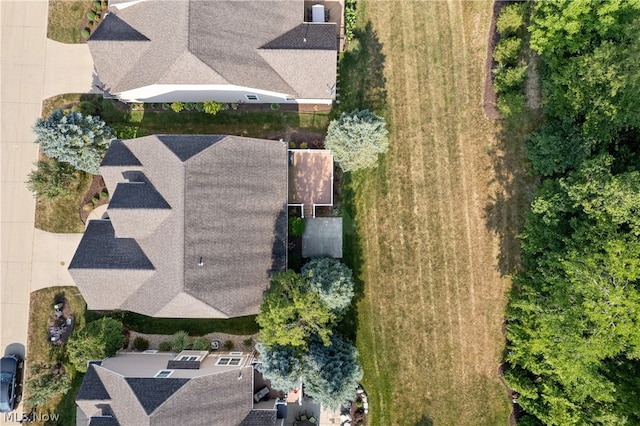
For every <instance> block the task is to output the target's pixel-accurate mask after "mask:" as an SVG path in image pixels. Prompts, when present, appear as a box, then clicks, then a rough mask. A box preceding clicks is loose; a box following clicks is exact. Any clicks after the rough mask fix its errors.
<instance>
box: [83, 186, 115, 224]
mask: <svg viewBox="0 0 640 426" xmlns="http://www.w3.org/2000/svg"><path fill="white" fill-rule="evenodd" d="M106 188H107V187H106V185H105V184H104V179H102V176H100V175H93V180H92V181H91V186H90V187H89V190H88V191H87V192H86V193H85V194H84V198H83V199H82V203H80V206H79V207H78V214H79V215H80V220H82V223H85V224H86V223H87V219H88V218H89V214H90V213H91V210H89V211H87V210H85V209H84V206H85V205H86V204H93V202H92V200H93V197H96V196H97V197H98V199H99V201H98V203H97V204H95V205H94V206H93V207H94V209H95V208H96V207H99V206H101V205H103V204H107V203H108V202H109V198H100V196H99V194H100V193H101V192H102V191H103V190H105V189H106Z"/></svg>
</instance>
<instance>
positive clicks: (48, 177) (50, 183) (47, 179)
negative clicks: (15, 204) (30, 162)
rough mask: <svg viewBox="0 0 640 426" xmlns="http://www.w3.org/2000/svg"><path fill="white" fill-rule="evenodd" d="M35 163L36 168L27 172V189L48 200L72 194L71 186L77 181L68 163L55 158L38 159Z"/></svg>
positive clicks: (75, 174) (74, 172)
mask: <svg viewBox="0 0 640 426" xmlns="http://www.w3.org/2000/svg"><path fill="white" fill-rule="evenodd" d="M35 164H36V166H37V167H38V168H37V169H36V170H34V171H32V172H31V173H29V180H27V187H28V188H29V190H31V191H33V192H35V193H36V195H37V196H39V197H44V198H46V199H48V200H54V199H56V198H66V197H69V196H71V195H73V193H74V192H73V189H72V186H73V185H74V183H75V182H76V181H77V173H76V171H75V170H74V168H73V167H72V166H71V165H70V164H68V163H63V162H60V161H58V160H56V159H55V158H47V159H46V160H39V161H38V162H37V163H35Z"/></svg>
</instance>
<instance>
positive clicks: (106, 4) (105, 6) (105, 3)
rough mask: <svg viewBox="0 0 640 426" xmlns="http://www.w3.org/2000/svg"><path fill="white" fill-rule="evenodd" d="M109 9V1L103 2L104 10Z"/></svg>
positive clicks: (104, 0) (103, 0)
mask: <svg viewBox="0 0 640 426" xmlns="http://www.w3.org/2000/svg"><path fill="white" fill-rule="evenodd" d="M107 7H109V3H107V0H102V8H103V9H106V8H107Z"/></svg>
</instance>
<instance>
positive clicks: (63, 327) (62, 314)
mask: <svg viewBox="0 0 640 426" xmlns="http://www.w3.org/2000/svg"><path fill="white" fill-rule="evenodd" d="M53 305H54V306H59V305H62V306H61V307H59V308H57V309H55V312H54V314H53V315H52V316H50V317H49V321H48V323H47V336H48V341H49V343H51V344H52V345H57V346H60V345H63V344H65V343H67V340H69V336H71V333H72V332H73V313H72V312H71V305H70V304H69V301H68V300H67V299H66V298H65V297H63V296H57V297H56V298H55V299H54V300H53ZM54 336H55V338H56V339H55V340H51V338H52V337H54Z"/></svg>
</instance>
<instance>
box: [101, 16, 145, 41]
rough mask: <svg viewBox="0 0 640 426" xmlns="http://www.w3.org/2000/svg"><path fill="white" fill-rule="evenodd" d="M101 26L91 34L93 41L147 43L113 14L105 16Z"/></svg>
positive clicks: (142, 36)
mask: <svg viewBox="0 0 640 426" xmlns="http://www.w3.org/2000/svg"><path fill="white" fill-rule="evenodd" d="M102 24H103V25H99V26H98V28H96V30H95V31H94V32H93V33H92V34H91V40H94V41H149V39H148V38H147V37H145V36H144V35H142V34H140V32H138V31H137V30H136V29H135V28H133V27H132V26H131V25H129V24H127V23H126V22H125V21H123V20H122V19H120V18H119V17H118V16H117V15H115V14H113V13H109V14H107V16H105V18H104V20H103V21H102Z"/></svg>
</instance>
